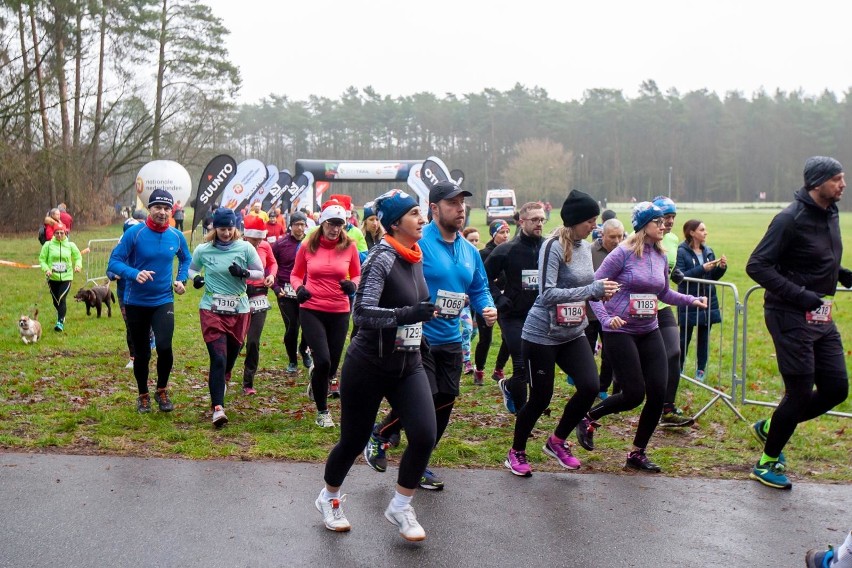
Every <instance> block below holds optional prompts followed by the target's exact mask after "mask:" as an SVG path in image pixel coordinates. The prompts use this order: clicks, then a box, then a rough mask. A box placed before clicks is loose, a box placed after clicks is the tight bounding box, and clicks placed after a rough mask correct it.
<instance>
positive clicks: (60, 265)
mask: <svg viewBox="0 0 852 568" xmlns="http://www.w3.org/2000/svg"><path fill="white" fill-rule="evenodd" d="M50 269H51V270H52V271H53V272H65V270H67V269H68V265H67V264H65V263H64V262H54V263H53V264H52V265H51V267H50Z"/></svg>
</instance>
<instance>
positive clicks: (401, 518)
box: [385, 505, 426, 542]
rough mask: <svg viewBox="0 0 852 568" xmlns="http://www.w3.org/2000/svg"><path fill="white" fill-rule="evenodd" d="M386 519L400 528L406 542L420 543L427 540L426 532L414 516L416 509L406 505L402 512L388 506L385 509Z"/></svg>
mask: <svg viewBox="0 0 852 568" xmlns="http://www.w3.org/2000/svg"><path fill="white" fill-rule="evenodd" d="M385 518H386V519H387V520H388V521H389V522H390V523H391V524H392V525H396V526H397V527H398V528H399V534H401V535H402V538H404V539H405V540H410V541H412V542H419V541H421V540H423V539H425V538H426V531H424V530H423V527H421V526H420V523H418V522H417V515H415V514H414V507H412V506H411V505H406V506H405V508H404V509H403V510H402V511H394V510H392V509H391V508H390V505H388V508H387V509H385Z"/></svg>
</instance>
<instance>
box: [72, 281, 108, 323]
mask: <svg viewBox="0 0 852 568" xmlns="http://www.w3.org/2000/svg"><path fill="white" fill-rule="evenodd" d="M74 299H75V300H77V301H78V302H85V303H86V315H87V316H90V315H92V308H95V311H97V313H98V317H101V307H102V306H104V305H105V306H106V309H107V317H112V304H111V302H115V294H113V293H112V290H110V289H109V284H107V285H105V286H94V287H92V288H80V289H79V290H77V295H76V296H74Z"/></svg>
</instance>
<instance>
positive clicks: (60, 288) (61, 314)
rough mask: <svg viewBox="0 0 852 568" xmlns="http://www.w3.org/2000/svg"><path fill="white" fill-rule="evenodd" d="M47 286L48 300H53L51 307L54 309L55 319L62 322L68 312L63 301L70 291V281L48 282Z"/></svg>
mask: <svg viewBox="0 0 852 568" xmlns="http://www.w3.org/2000/svg"><path fill="white" fill-rule="evenodd" d="M47 285H48V286H49V287H50V298H51V299H52V300H53V307H54V308H56V319H58V320H59V321H61V322H64V321H65V314H66V313H67V312H68V307H67V305H66V303H65V301H66V300H67V299H68V292H70V291H71V281H70V280H65V281H61V280H48V281H47Z"/></svg>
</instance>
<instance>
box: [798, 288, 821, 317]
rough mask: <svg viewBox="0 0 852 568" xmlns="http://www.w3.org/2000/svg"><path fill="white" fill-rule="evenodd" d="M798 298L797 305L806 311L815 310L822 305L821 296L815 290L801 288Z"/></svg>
mask: <svg viewBox="0 0 852 568" xmlns="http://www.w3.org/2000/svg"><path fill="white" fill-rule="evenodd" d="M798 300H799V306H801V307H802V308H804V309H805V311H808V312H810V311H812V310H815V309H817V308H818V307H820V306H821V305H822V297H821V296H820V295H819V294H817V293H816V292H811V291H810V290H802V292H801V293H800V294H799V297H798Z"/></svg>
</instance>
